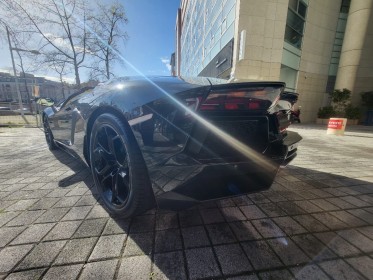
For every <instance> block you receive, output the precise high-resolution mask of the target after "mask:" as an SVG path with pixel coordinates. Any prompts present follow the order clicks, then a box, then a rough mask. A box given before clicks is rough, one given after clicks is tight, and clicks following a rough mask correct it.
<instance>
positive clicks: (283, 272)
mask: <svg viewBox="0 0 373 280" xmlns="http://www.w3.org/2000/svg"><path fill="white" fill-rule="evenodd" d="M293 130H295V131H297V132H298V133H300V134H301V135H302V136H303V140H302V142H301V144H300V146H299V154H298V157H297V158H296V159H295V160H294V161H293V162H292V163H291V165H289V166H288V167H287V168H285V169H281V171H280V172H279V174H278V176H277V177H276V180H275V183H274V184H273V185H272V187H271V189H270V190H268V191H265V192H261V193H254V194H249V195H247V196H246V195H245V196H239V197H235V198H231V199H224V200H218V201H212V202H206V203H203V204H201V205H199V206H198V207H194V208H192V209H188V210H185V211H183V212H179V213H176V212H169V211H163V210H158V211H156V210H152V211H149V212H147V213H146V214H144V215H142V216H139V217H135V218H133V219H132V220H122V219H117V218H116V219H114V218H111V217H109V215H108V214H107V212H106V211H105V210H104V208H103V207H102V206H101V205H100V203H99V201H97V199H96V195H95V189H94V187H93V181H92V178H91V176H90V172H89V169H88V167H87V166H86V165H85V164H84V163H83V162H81V161H78V160H76V159H74V158H72V157H71V156H69V155H68V154H66V153H65V152H63V151H55V152H53V153H52V152H51V151H49V150H48V148H47V145H46V143H45V139H44V136H43V133H42V131H41V130H40V129H37V128H0V279H4V278H6V279H60V278H61V277H62V276H63V277H64V279H167V278H168V279H250V280H253V279H294V278H296V279H338V280H339V279H372V278H373V260H372V258H373V139H372V138H373V134H372V130H370V129H361V128H360V129H359V127H357V128H355V127H354V128H353V127H351V128H347V132H346V135H345V136H334V135H326V128H325V127H323V126H316V125H303V124H302V125H294V127H293Z"/></svg>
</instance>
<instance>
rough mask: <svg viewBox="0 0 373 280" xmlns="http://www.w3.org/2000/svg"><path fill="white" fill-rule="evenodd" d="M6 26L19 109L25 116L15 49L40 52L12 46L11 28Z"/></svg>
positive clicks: (33, 52)
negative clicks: (14, 53)
mask: <svg viewBox="0 0 373 280" xmlns="http://www.w3.org/2000/svg"><path fill="white" fill-rule="evenodd" d="M5 28H6V34H7V36H8V43H9V51H10V57H11V59H12V64H13V73H14V80H15V84H16V91H17V96H18V101H19V109H20V110H21V115H22V117H23V118H24V116H25V115H24V113H23V104H22V96H21V91H20V90H19V83H18V78H17V71H16V65H15V63H14V57H13V51H22V52H30V53H32V54H35V55H38V54H40V52H39V51H37V50H25V49H20V48H12V43H11V41H10V32H9V28H8V26H7V25H5Z"/></svg>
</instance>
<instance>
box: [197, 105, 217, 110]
mask: <svg viewBox="0 0 373 280" xmlns="http://www.w3.org/2000/svg"><path fill="white" fill-rule="evenodd" d="M218 107H219V104H202V105H201V106H200V107H199V109H200V110H201V111H212V110H216V109H218Z"/></svg>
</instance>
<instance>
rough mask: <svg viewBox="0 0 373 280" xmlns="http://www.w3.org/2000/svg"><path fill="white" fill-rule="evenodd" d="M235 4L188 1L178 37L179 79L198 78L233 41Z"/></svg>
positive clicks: (232, 0)
mask: <svg viewBox="0 0 373 280" xmlns="http://www.w3.org/2000/svg"><path fill="white" fill-rule="evenodd" d="M235 6H236V0H209V1H201V0H189V1H188V5H187V7H186V11H185V16H184V20H183V27H182V30H183V32H182V34H181V68H180V72H181V75H183V76H198V74H200V73H201V71H202V70H203V69H204V68H205V67H206V66H207V65H208V64H209V62H211V60H212V59H213V58H214V57H215V56H216V55H217V54H218V53H219V51H220V50H221V49H222V48H224V46H225V45H226V44H227V43H228V42H229V41H230V40H231V39H232V38H233V37H234V22H235V17H236V14H235V11H236V9H235Z"/></svg>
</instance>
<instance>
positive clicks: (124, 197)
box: [89, 113, 155, 218]
mask: <svg viewBox="0 0 373 280" xmlns="http://www.w3.org/2000/svg"><path fill="white" fill-rule="evenodd" d="M89 142H90V143H89V157H90V164H91V172H92V176H93V179H94V182H95V186H96V189H97V193H98V194H99V196H100V198H101V200H102V202H103V205H104V206H105V207H106V209H107V210H108V212H109V213H110V214H111V215H113V216H120V217H122V218H128V217H131V216H134V215H137V214H140V213H142V212H145V211H146V210H148V209H150V208H152V207H153V206H154V205H155V199H154V194H153V191H152V189H151V184H150V180H149V177H148V171H147V168H146V165H145V162H144V159H143V157H142V154H141V152H140V149H139V147H138V145H137V142H136V140H135V138H134V136H133V134H132V131H131V128H130V127H129V125H128V124H127V123H125V122H124V121H123V120H121V119H120V118H118V117H116V116H114V115H112V114H109V113H105V114H102V115H100V116H98V118H97V119H96V120H95V122H94V124H93V127H92V130H91V137H90V141H89Z"/></svg>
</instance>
